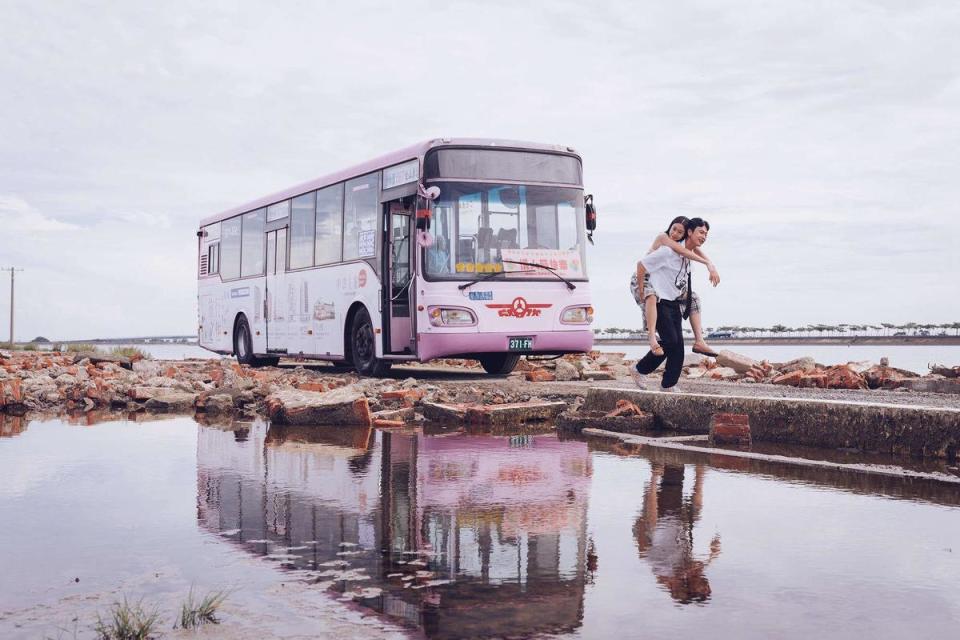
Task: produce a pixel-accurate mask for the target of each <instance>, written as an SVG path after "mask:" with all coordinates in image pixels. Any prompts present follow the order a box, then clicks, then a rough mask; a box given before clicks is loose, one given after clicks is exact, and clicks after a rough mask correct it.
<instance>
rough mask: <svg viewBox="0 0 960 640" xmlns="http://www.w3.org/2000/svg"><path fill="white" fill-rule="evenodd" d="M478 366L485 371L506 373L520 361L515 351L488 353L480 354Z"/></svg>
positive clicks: (497, 373)
mask: <svg viewBox="0 0 960 640" xmlns="http://www.w3.org/2000/svg"><path fill="white" fill-rule="evenodd" d="M478 359H479V360H480V366H481V367H483V370H484V371H486V372H487V373H492V374H495V375H507V374H508V373H510V372H511V371H513V368H514V367H516V366H517V363H518V362H520V355H519V354H516V353H488V354H486V355H483V356H480V357H479V358H478Z"/></svg>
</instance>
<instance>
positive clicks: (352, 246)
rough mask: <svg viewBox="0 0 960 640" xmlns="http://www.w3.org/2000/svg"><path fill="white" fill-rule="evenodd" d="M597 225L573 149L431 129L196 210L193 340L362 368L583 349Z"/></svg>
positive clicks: (234, 351)
mask: <svg viewBox="0 0 960 640" xmlns="http://www.w3.org/2000/svg"><path fill="white" fill-rule="evenodd" d="M588 201H589V204H588ZM595 224H596V212H595V210H594V209H593V204H592V196H589V195H588V196H585V195H584V189H583V170H582V167H581V161H580V156H579V155H578V154H577V153H576V152H575V151H574V150H573V149H571V148H569V147H564V146H559V145H545V144H536V143H524V142H512V141H503V140H488V139H435V140H428V141H425V142H423V143H420V144H416V145H413V146H411V147H408V148H406V149H401V150H399V151H396V152H393V153H390V154H387V155H384V156H381V157H379V158H375V159H373V160H370V161H368V162H366V163H363V164H360V165H357V166H354V167H350V168H348V169H344V170H342V171H338V172H335V173H332V174H330V175H327V176H324V177H322V178H317V179H316V180H312V181H310V182H307V183H304V184H300V185H297V186H294V187H291V188H289V189H285V190H283V191H280V192H278V193H275V194H272V195H269V196H265V197H263V198H259V199H257V200H254V201H252V202H249V203H246V204H243V205H240V206H237V207H234V208H232V209H229V210H227V211H224V212H222V213H219V214H217V215H214V216H210V217H208V218H206V219H204V220H202V221H201V222H200V225H199V228H198V230H197V238H198V242H197V288H198V308H199V323H198V334H199V344H200V346H201V347H204V348H206V349H209V350H211V351H214V352H217V353H221V354H225V355H235V356H236V357H237V359H238V360H239V361H240V362H241V363H243V364H249V365H252V366H258V365H269V364H276V363H277V362H278V361H279V358H280V357H283V356H297V357H303V358H312V359H317V360H327V361H331V362H337V363H342V364H346V365H350V366H353V367H355V368H356V369H357V370H358V371H359V372H360V373H362V374H365V375H381V374H383V373H386V371H387V370H388V369H389V368H390V366H391V365H392V364H393V363H395V362H403V361H424V362H425V361H428V360H431V359H434V358H441V357H471V358H476V359H477V360H479V361H480V363H481V364H482V365H483V367H484V369H486V370H487V371H488V372H490V373H496V374H505V373H509V372H510V371H512V370H513V368H514V367H515V366H516V363H517V361H518V360H519V358H520V356H521V355H524V354H541V355H545V354H563V353H578V352H584V351H589V350H590V349H591V348H592V345H593V332H592V331H591V330H590V325H591V323H592V322H593V307H592V306H591V296H590V286H589V284H590V283H589V281H588V278H587V268H586V242H585V241H586V238H587V236H586V233H587V232H592V230H593V228H594V226H595Z"/></svg>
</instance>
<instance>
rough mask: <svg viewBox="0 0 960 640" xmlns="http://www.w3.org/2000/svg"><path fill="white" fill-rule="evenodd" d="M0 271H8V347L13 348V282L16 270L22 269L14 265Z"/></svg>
mask: <svg viewBox="0 0 960 640" xmlns="http://www.w3.org/2000/svg"><path fill="white" fill-rule="evenodd" d="M0 271H9V272H10V348H11V349H13V282H14V276H15V275H16V273H17V272H18V271H23V269H17V268H15V267H4V268H3V269H0Z"/></svg>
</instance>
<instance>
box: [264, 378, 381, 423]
mask: <svg viewBox="0 0 960 640" xmlns="http://www.w3.org/2000/svg"><path fill="white" fill-rule="evenodd" d="M266 404H267V414H268V415H269V416H270V419H271V420H273V421H274V422H277V423H278V424H304V425H306V424H332V425H364V426H370V425H371V424H372V419H371V417H370V405H369V404H368V403H367V398H366V397H365V396H364V395H363V394H362V393H360V392H358V391H356V390H354V389H352V388H350V387H340V388H339V389H334V390H332V391H327V392H325V393H317V392H314V391H301V390H298V389H285V390H283V391H278V392H276V393H274V394H271V395H270V396H268V397H267V400H266Z"/></svg>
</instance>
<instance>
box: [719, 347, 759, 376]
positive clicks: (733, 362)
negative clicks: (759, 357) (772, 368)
mask: <svg viewBox="0 0 960 640" xmlns="http://www.w3.org/2000/svg"><path fill="white" fill-rule="evenodd" d="M717 364H718V365H720V366H721V367H729V368H731V369H733V370H734V371H736V372H737V373H746V372H747V371H749V370H750V369H751V368H752V367H758V366H760V363H759V362H757V361H756V360H754V359H753V358H748V357H747V356H745V355H742V354H739V353H734V352H733V351H727V350H724V351H721V352H720V353H719V354H718V355H717Z"/></svg>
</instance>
